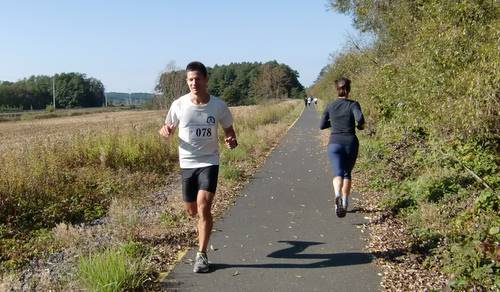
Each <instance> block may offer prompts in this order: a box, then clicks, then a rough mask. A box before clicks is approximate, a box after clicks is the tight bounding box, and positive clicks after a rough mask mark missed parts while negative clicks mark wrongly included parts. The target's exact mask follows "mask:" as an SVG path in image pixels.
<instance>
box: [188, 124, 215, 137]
mask: <svg viewBox="0 0 500 292" xmlns="http://www.w3.org/2000/svg"><path fill="white" fill-rule="evenodd" d="M215 134H216V133H215V126H191V127H189V140H190V141H201V140H210V139H213V137H214V136H215Z"/></svg>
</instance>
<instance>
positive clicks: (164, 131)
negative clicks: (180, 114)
mask: <svg viewBox="0 0 500 292" xmlns="http://www.w3.org/2000/svg"><path fill="white" fill-rule="evenodd" d="M174 131H175V127H174V125H172V124H165V125H163V127H161V129H160V130H159V131H158V133H160V135H162V136H163V137H165V138H168V137H170V135H172V134H173V133H174Z"/></svg>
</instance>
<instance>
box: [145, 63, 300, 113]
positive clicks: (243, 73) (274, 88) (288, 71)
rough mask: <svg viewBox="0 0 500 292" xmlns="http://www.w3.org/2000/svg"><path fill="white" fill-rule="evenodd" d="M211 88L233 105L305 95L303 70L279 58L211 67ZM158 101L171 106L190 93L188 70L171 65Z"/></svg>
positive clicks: (163, 77)
mask: <svg viewBox="0 0 500 292" xmlns="http://www.w3.org/2000/svg"><path fill="white" fill-rule="evenodd" d="M207 70H208V75H209V81H208V91H209V92H210V94H212V95H215V96H219V97H221V98H222V99H223V100H225V101H226V102H227V103H228V104H229V105H231V106H235V105H248V104H256V103H259V102H262V101H265V100H270V99H283V98H304V97H305V94H306V93H305V90H304V87H303V86H302V84H300V82H299V81H298V77H299V73H298V72H297V71H295V70H293V69H292V68H290V67H289V66H288V65H285V64H280V63H278V62H276V61H270V62H267V63H259V62H254V63H250V62H243V63H230V64H229V65H215V66H214V67H208V68H207ZM155 90H156V91H157V93H158V95H157V96H156V98H155V99H154V103H155V105H156V106H157V107H159V108H165V107H167V106H168V105H169V104H170V103H171V102H172V101H173V100H174V99H175V98H177V97H179V96H182V95H184V94H186V93H187V92H189V89H188V87H187V85H186V72H185V71H184V70H182V69H179V68H176V66H175V64H174V63H170V64H168V65H167V68H166V70H165V72H164V73H162V74H161V75H160V78H159V80H158V83H157V85H156V87H155Z"/></svg>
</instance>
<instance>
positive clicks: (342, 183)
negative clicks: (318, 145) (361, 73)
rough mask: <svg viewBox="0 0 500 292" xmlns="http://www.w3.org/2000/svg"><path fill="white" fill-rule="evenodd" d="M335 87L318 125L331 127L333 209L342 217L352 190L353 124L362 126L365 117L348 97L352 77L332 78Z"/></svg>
mask: <svg viewBox="0 0 500 292" xmlns="http://www.w3.org/2000/svg"><path fill="white" fill-rule="evenodd" d="M335 87H336V88H337V95H338V97H337V99H336V100H334V101H332V102H330V103H329V104H328V105H327V107H326V109H325V111H324V112H323V116H322V117H321V123H320V129H322V130H323V129H327V128H330V127H331V128H332V130H331V134H330V141H329V143H328V157H329V158H330V162H331V163H332V171H333V189H334V191H335V213H336V214H337V216H338V217H344V216H345V215H346V212H347V206H348V198H349V195H350V193H351V171H352V169H353V167H354V164H355V163H356V158H357V156H358V148H359V141H358V138H357V137H356V130H355V127H356V128H358V129H359V130H362V129H363V126H364V123H365V119H364V117H363V113H362V112H361V106H360V105H359V103H358V102H357V101H354V100H350V99H348V97H349V91H350V90H351V81H350V80H349V79H347V78H344V77H342V78H340V79H337V80H335Z"/></svg>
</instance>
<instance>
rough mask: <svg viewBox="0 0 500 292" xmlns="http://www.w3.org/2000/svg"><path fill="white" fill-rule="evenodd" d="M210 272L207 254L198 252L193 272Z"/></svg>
mask: <svg viewBox="0 0 500 292" xmlns="http://www.w3.org/2000/svg"><path fill="white" fill-rule="evenodd" d="M208 270H209V267H208V258H207V254H206V253H204V252H197V253H196V259H195V260H194V268H193V272H195V273H207V272H208Z"/></svg>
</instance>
